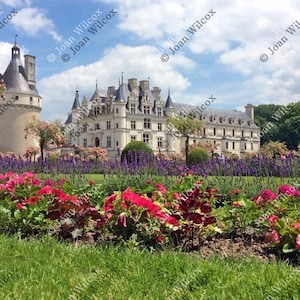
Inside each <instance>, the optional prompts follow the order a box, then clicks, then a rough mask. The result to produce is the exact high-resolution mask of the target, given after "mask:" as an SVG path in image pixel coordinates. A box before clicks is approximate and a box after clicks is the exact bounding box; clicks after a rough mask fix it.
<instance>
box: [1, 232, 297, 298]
mask: <svg viewBox="0 0 300 300" xmlns="http://www.w3.org/2000/svg"><path fill="white" fill-rule="evenodd" d="M0 259H1V267H0V299H9V300H12V299H16V300H23V299H24V300H25V299H26V300H27V299H28V300H35V299H37V300H48V299H55V300H60V299H61V300H66V299H83V300H85V299H120V300H121V299H122V300H125V299H126V300H127V299H137V300H142V299H162V300H164V299H203V300H204V299H205V300H206V299H218V300H219V299H220V300H223V299H224V300H230V299H232V300H233V299H234V300H236V299H239V300H241V299H245V300H251V299H253V300H260V299H285V300H287V299H294V300H296V299H297V300H298V299H300V272H299V271H300V270H299V268H298V269H296V268H295V267H292V266H289V265H286V264H284V263H282V262H278V263H262V262H260V261H258V260H256V259H249V260H245V259H244V260H234V259H230V258H227V259H222V260H221V259H217V258H212V259H209V260H204V259H201V258H200V257H199V256H197V255H193V254H184V253H174V252H172V251H168V250H166V251H163V252H159V253H149V252H147V251H144V252H140V251H131V250H129V249H127V250H126V249H123V250H121V249H117V248H112V247H109V248H105V247H97V248H91V247H86V246H84V247H83V246H81V247H75V246H73V245H70V244H62V243H58V242H56V241H55V240H53V239H52V238H50V237H47V236H46V237H45V238H44V239H43V240H42V241H37V240H33V239H32V240H27V241H26V240H20V239H17V238H14V237H5V236H3V235H0ZM271 297H273V298H271Z"/></svg>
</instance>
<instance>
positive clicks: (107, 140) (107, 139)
mask: <svg viewBox="0 0 300 300" xmlns="http://www.w3.org/2000/svg"><path fill="white" fill-rule="evenodd" d="M106 146H107V148H111V136H108V137H106Z"/></svg>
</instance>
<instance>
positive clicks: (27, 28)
mask: <svg viewBox="0 0 300 300" xmlns="http://www.w3.org/2000/svg"><path fill="white" fill-rule="evenodd" d="M11 22H12V23H13V24H14V25H15V26H16V27H17V28H18V29H19V30H20V31H21V32H22V31H23V32H25V33H26V34H28V35H30V36H36V35H37V34H38V33H40V32H41V31H42V32H45V33H48V34H50V35H51V36H52V38H53V39H54V40H55V41H58V42H61V41H62V37H60V36H59V35H58V34H57V33H56V31H55V25H54V23H53V22H52V20H50V19H48V18H47V17H46V16H45V13H44V11H43V10H42V9H40V8H35V7H27V8H23V9H21V10H20V11H18V13H17V15H16V16H15V17H14V18H13V19H12V21H11Z"/></svg>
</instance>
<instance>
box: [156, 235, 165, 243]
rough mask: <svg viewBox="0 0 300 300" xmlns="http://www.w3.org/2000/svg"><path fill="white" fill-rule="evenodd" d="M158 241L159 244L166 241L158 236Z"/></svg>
mask: <svg viewBox="0 0 300 300" xmlns="http://www.w3.org/2000/svg"><path fill="white" fill-rule="evenodd" d="M157 241H158V242H159V243H162V242H163V241H164V239H163V237H162V236H160V235H159V236H158V237H157Z"/></svg>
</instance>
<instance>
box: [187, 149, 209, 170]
mask: <svg viewBox="0 0 300 300" xmlns="http://www.w3.org/2000/svg"><path fill="white" fill-rule="evenodd" d="M209 159H210V155H209V154H208V153H207V152H206V150H204V149H203V148H194V149H192V150H191V151H190V152H189V153H188V156H187V161H186V164H187V166H189V167H191V166H193V165H196V164H199V163H202V162H204V161H207V160H209Z"/></svg>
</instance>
